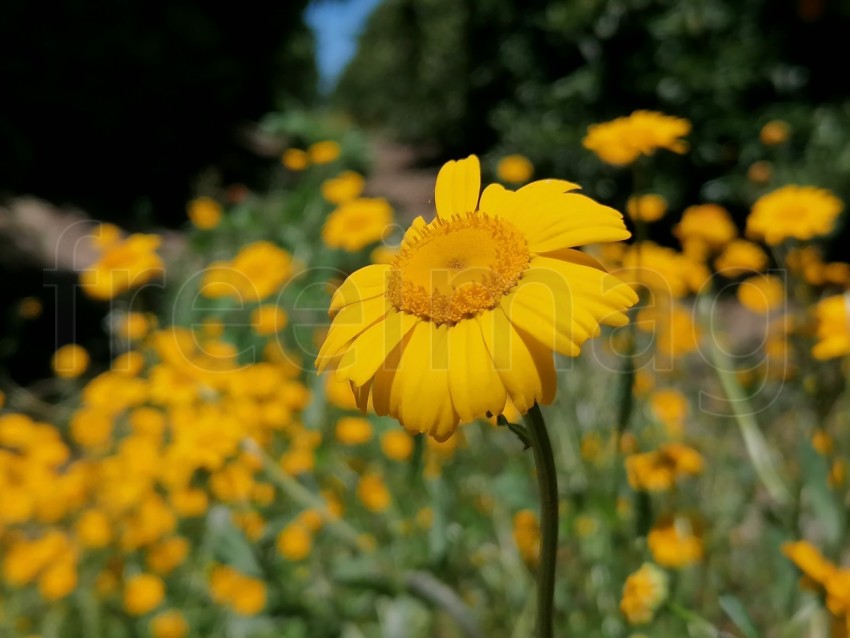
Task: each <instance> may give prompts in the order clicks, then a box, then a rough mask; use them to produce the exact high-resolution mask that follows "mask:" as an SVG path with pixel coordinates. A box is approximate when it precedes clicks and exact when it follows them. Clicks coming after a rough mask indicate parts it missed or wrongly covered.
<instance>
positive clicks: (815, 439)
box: [812, 429, 835, 456]
mask: <svg viewBox="0 0 850 638" xmlns="http://www.w3.org/2000/svg"><path fill="white" fill-rule="evenodd" d="M834 445H835V443H834V441H833V440H832V437H831V436H830V435H829V434H828V433H827V432H826V431H824V430H821V429H817V430H815V433H814V434H812V447H813V448H814V449H815V450H816V451H817V453H818V454H820V455H822V456H828V455H829V454H831V453H832V450H833V447H834Z"/></svg>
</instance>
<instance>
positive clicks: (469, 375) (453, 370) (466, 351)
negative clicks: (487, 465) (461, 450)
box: [448, 319, 507, 423]
mask: <svg viewBox="0 0 850 638" xmlns="http://www.w3.org/2000/svg"><path fill="white" fill-rule="evenodd" d="M448 337H449V339H448V346H449V391H450V392H451V395H452V403H453V404H454V406H455V410H457V413H458V414H459V415H460V418H461V421H463V422H464V423H469V422H470V421H473V420H475V419H477V418H479V417H481V416H484V415H485V414H486V413H487V412H490V413H491V414H500V413H501V412H502V410H504V409H505V401H506V400H507V395H506V394H505V386H504V385H503V384H502V381H501V379H500V378H499V374H498V372H496V369H495V367H494V365H493V358H492V357H491V356H490V352H489V351H488V350H487V346H486V345H485V344H484V337H483V336H482V334H481V327H480V326H479V324H478V322H477V321H475V320H472V319H465V320H463V321H459V322H458V323H457V324H455V325H454V326H453V327H451V328H449V330H448Z"/></svg>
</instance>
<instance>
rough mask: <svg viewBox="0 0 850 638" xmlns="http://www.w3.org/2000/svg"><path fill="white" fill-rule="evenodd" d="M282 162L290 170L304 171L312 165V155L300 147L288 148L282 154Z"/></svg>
mask: <svg viewBox="0 0 850 638" xmlns="http://www.w3.org/2000/svg"><path fill="white" fill-rule="evenodd" d="M280 163H281V164H283V166H284V167H285V168H287V169H289V170H290V171H303V170H304V169H305V168H307V167H308V166H309V165H310V156H309V155H307V152H306V151H302V150H301V149H300V148H288V149H286V150H285V151H284V152H283V155H281V156H280Z"/></svg>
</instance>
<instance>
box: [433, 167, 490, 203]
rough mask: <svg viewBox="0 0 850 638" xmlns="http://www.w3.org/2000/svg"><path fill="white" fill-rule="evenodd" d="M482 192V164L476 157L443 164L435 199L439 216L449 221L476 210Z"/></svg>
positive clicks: (435, 190) (438, 177)
mask: <svg viewBox="0 0 850 638" xmlns="http://www.w3.org/2000/svg"><path fill="white" fill-rule="evenodd" d="M480 191H481V164H480V163H479V162H478V158H477V157H476V156H475V155H470V156H469V157H467V158H466V159H462V160H457V161H455V160H452V161H450V162H446V163H445V164H443V168H441V169H440V173H439V174H438V175H437V185H436V187H435V189H434V199H435V201H436V204H437V216H438V217H441V218H443V219H449V218H450V217H451V216H452V215H466V214H468V213H471V212H473V211H474V210H475V208H476V205H477V204H478V195H479V193H480Z"/></svg>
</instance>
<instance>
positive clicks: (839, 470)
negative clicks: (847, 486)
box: [827, 459, 847, 488]
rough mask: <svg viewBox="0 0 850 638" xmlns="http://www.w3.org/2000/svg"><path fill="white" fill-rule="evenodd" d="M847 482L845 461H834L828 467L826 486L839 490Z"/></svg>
mask: <svg viewBox="0 0 850 638" xmlns="http://www.w3.org/2000/svg"><path fill="white" fill-rule="evenodd" d="M846 481H847V461H845V460H844V459H835V460H834V461H833V462H832V465H830V466H829V476H828V477H827V484H828V485H829V486H830V487H832V488H839V487H842V486H843V485H844V483H845V482H846Z"/></svg>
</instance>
